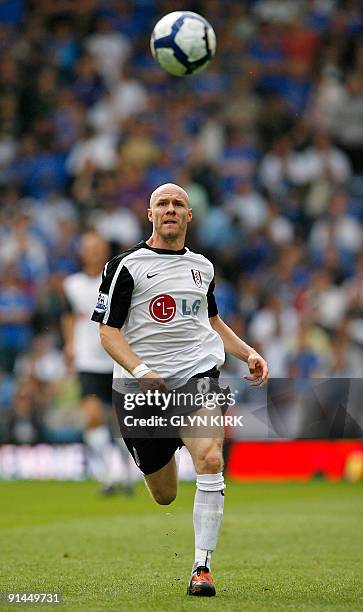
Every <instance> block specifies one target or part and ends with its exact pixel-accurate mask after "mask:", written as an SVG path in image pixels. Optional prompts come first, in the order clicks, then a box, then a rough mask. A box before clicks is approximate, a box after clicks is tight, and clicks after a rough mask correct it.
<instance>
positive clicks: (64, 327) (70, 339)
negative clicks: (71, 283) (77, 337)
mask: <svg viewBox="0 0 363 612" xmlns="http://www.w3.org/2000/svg"><path fill="white" fill-rule="evenodd" d="M74 327H75V316H74V313H73V308H72V305H71V303H70V301H69V299H68V297H67V291H66V287H65V286H64V309H63V312H62V315H61V331H62V336H63V342H64V348H63V352H64V356H65V359H66V362H67V365H68V366H69V367H70V366H72V364H73V358H74Z"/></svg>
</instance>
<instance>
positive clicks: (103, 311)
mask: <svg viewBox="0 0 363 612" xmlns="http://www.w3.org/2000/svg"><path fill="white" fill-rule="evenodd" d="M133 289H134V280H133V278H132V276H131V274H130V272H129V270H128V269H127V267H126V266H123V265H122V262H120V261H119V260H118V259H117V258H115V259H113V260H111V261H110V262H108V263H107V264H106V266H105V269H104V271H103V275H102V283H101V286H100V292H99V296H98V302H97V304H96V308H95V310H94V312H93V315H92V320H93V321H96V322H98V323H100V340H101V344H102V346H103V348H104V349H105V351H106V352H107V353H108V354H109V355H110V356H111V357H112V359H113V360H114V361H116V363H118V364H119V365H120V366H122V367H123V368H125V369H126V370H127V371H128V372H130V373H131V374H133V375H134V376H136V377H137V378H139V380H140V386H141V388H143V389H144V390H145V389H146V385H147V388H150V387H152V388H153V387H155V388H156V387H157V388H160V389H161V388H162V390H165V386H164V383H163V381H162V379H161V377H160V376H159V374H157V373H156V372H153V371H152V370H150V369H149V368H148V367H147V366H148V364H143V363H142V361H141V359H140V358H139V357H138V356H137V355H136V354H135V353H134V351H133V350H132V349H131V347H130V345H129V343H128V342H127V340H126V338H125V336H124V334H123V332H122V327H123V324H124V322H125V320H126V318H127V315H128V311H129V308H130V304H131V297H132V292H133ZM139 366H140V367H139ZM143 366H144V367H143ZM135 368H138V370H139V371H136V372H135ZM143 370H144V373H143ZM142 381H143V382H142ZM144 383H145V384H144ZM150 383H151V384H150Z"/></svg>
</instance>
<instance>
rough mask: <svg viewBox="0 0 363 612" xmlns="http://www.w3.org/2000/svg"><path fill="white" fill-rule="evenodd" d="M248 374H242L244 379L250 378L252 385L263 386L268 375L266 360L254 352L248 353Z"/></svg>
mask: <svg viewBox="0 0 363 612" xmlns="http://www.w3.org/2000/svg"><path fill="white" fill-rule="evenodd" d="M247 365H248V369H249V371H250V375H249V376H244V378H245V380H250V381H252V382H251V385H252V386H253V387H263V386H264V385H265V384H266V383H267V381H268V377H269V371H268V365H267V361H265V359H264V358H263V357H261V355H259V354H258V353H256V352H253V353H251V354H250V356H249V357H248V359H247Z"/></svg>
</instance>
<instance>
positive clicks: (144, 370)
mask: <svg viewBox="0 0 363 612" xmlns="http://www.w3.org/2000/svg"><path fill="white" fill-rule="evenodd" d="M149 372H151V369H150V368H148V366H147V365H146V363H139V365H138V366H136V368H134V369H133V370H132V371H131V374H132V375H133V376H135V378H141V377H142V376H145V374H148V373H149Z"/></svg>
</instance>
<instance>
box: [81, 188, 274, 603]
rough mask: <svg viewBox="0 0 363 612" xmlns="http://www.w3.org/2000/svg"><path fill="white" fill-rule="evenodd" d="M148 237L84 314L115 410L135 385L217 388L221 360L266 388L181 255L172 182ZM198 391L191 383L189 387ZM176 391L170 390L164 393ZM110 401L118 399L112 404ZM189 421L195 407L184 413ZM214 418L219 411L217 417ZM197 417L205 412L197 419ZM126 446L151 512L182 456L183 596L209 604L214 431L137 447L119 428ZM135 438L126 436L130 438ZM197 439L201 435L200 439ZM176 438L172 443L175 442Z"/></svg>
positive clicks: (254, 357)
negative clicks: (104, 358)
mask: <svg viewBox="0 0 363 612" xmlns="http://www.w3.org/2000/svg"><path fill="white" fill-rule="evenodd" d="M148 219H149V221H150V222H151V223H152V224H153V233H152V236H151V237H150V238H149V240H147V241H146V242H140V243H139V244H137V245H136V246H135V247H133V248H131V249H129V250H128V251H126V252H125V253H122V254H121V255H117V256H116V257H114V258H113V259H112V260H111V261H109V262H108V264H107V265H106V266H105V269H104V274H103V280H102V283H101V286H100V293H99V297H98V303H97V305H96V308H95V311H94V313H93V315H92V319H93V320H94V321H97V322H99V323H100V324H101V325H100V335H101V341H102V344H103V346H104V348H105V349H106V350H107V352H108V353H109V354H110V355H111V357H112V358H113V359H114V360H115V362H116V363H115V369H114V380H113V388H114V404H115V407H116V409H117V411H118V412H119V410H120V412H121V411H122V408H123V406H122V397H124V396H125V395H123V394H125V391H123V388H126V389H127V388H130V386H131V385H132V384H134V383H133V380H134V379H135V378H137V379H138V382H139V384H140V387H141V389H142V390H143V391H147V390H150V389H151V390H155V389H158V390H159V391H161V392H163V391H166V390H167V388H168V387H167V384H168V382H169V384H172V383H171V382H170V380H173V378H174V379H175V378H176V377H177V379H178V383H177V385H176V388H177V389H179V388H181V389H182V388H183V386H184V385H185V384H192V383H193V381H192V379H196V378H197V379H198V378H199V379H200V378H203V379H207V380H208V381H209V382H208V384H209V385H211V386H212V385H213V387H214V388H215V389H218V388H219V387H218V378H219V368H220V367H221V366H222V365H223V363H224V359H225V352H227V353H231V354H232V355H234V356H236V357H238V358H239V359H241V360H242V361H245V362H246V363H247V364H248V367H249V369H250V372H251V374H250V376H246V378H247V379H248V380H251V381H252V384H254V385H256V386H257V385H258V386H260V385H263V384H265V382H266V380H267V378H268V367H267V364H266V362H265V360H264V359H263V358H262V357H261V355H259V354H258V353H257V352H256V351H255V350H254V349H253V348H251V347H250V346H248V344H246V343H245V342H243V341H242V340H241V339H240V338H238V336H236V334H235V333H234V332H233V331H232V330H231V329H230V328H229V327H228V326H227V325H226V324H225V323H224V322H223V321H222V319H221V318H220V317H219V315H218V309H217V305H216V301H215V298H214V269H213V265H212V263H211V262H210V261H208V259H206V258H205V257H204V256H203V255H200V254H197V253H193V252H191V251H189V249H187V248H186V247H185V246H184V242H185V236H186V231H187V227H188V224H189V222H190V221H191V220H192V210H191V208H190V207H189V198H188V195H187V193H186V192H185V191H184V189H182V188H181V187H179V186H178V185H174V184H172V183H168V184H165V185H161V186H160V187H159V188H158V189H156V190H155V191H154V192H153V193H152V195H151V198H150V207H149V210H148ZM195 384H196V385H197V383H195ZM172 388H175V387H172ZM118 396H119V397H120V398H121V401H120V405H117V403H116V402H117V401H118ZM191 410H192V412H193V414H195V413H196V414H203V408H202V409H200V410H198V408H197V407H196V406H195V405H194V404H192V405H191ZM219 411H220V412H221V410H220V409H219ZM204 413H205V410H204ZM121 431H122V433H123V435H124V438H125V443H126V445H127V447H128V449H129V451H130V453H131V454H132V456H133V458H134V461H135V463H136V464H137V465H138V467H139V468H140V469H141V471H142V472H143V473H144V476H145V481H146V484H147V486H148V488H149V490H150V492H151V494H152V496H153V497H154V499H155V501H156V502H157V503H159V504H170V503H171V502H172V501H173V500H174V499H175V497H176V494H177V487H178V474H177V468H176V462H175V457H174V455H175V452H176V451H177V449H178V448H180V447H181V446H183V444H184V445H185V446H186V447H187V449H188V451H189V452H190V454H191V457H192V459H193V463H194V467H195V470H196V473H197V481H196V484H197V491H196V495H195V501H194V511H193V521H194V532H195V558H194V565H193V568H192V576H191V579H190V583H189V586H188V594H189V595H199V596H200V595H201V596H213V595H215V587H214V584H213V579H212V576H211V573H210V564H211V555H212V552H213V550H214V549H215V548H216V545H217V540H218V534H219V530H220V527H221V523H222V516H223V509H224V488H225V484H224V476H223V457H222V448H223V427H221V428H219V429H218V430H217V431H214V432H213V433H211V432H210V430H209V432H208V433H209V435H208V434H207V435H205V437H201V434H200V433H198V436H199V437H196V436H195V433H196V431H195V429H194V430H193V428H192V427H186V428H183V431H180V430H178V429H177V430H176V432H175V435H176V437H174V438H167V437H165V436H164V437H154V434H153V435H152V437H149V438H142V437H138V436H137V435H135V430H134V431H133V432H131V435H130V434H128V435H126V433H127V432H125V430H124V429H123V428H122V424H121ZM132 434H134V437H132ZM204 434H205V431H204ZM178 436H179V437H178Z"/></svg>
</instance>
